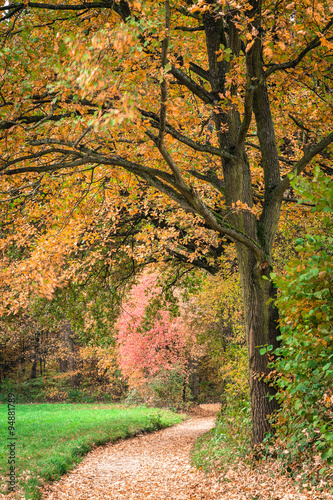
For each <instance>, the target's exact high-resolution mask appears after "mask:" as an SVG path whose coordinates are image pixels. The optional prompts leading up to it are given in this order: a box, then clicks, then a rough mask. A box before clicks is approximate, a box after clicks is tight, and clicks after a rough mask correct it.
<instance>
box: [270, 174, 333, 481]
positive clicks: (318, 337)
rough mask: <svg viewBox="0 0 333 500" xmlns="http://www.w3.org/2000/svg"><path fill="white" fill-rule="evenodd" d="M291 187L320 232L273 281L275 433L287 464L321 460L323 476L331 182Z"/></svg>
mask: <svg viewBox="0 0 333 500" xmlns="http://www.w3.org/2000/svg"><path fill="white" fill-rule="evenodd" d="M293 187H294V188H295V189H296V190H297V192H298V193H300V194H301V196H302V198H303V199H305V200H306V201H307V202H310V203H312V204H315V206H314V207H313V208H312V212H314V213H316V214H317V216H318V227H317V234H313V235H312V234H307V235H305V236H304V237H303V238H298V239H297V240H296V247H295V250H296V252H297V257H296V258H295V259H293V260H291V261H290V262H289V263H288V265H287V267H286V275H285V276H279V277H277V276H275V275H271V276H272V278H273V279H274V280H275V282H276V284H277V286H278V287H279V289H280V296H279V298H278V300H277V305H278V307H279V311H280V316H281V320H280V325H281V337H280V340H281V347H280V348H279V349H278V350H277V351H276V352H275V354H276V355H277V360H276V361H275V363H274V364H273V365H272V368H273V369H274V370H276V372H277V373H278V377H277V379H276V384H277V387H278V389H279V392H278V396H277V397H278V399H279V401H280V403H281V410H280V411H279V413H278V416H277V423H276V431H277V437H278V443H279V446H280V447H281V449H283V450H284V457H285V460H286V459H287V460H288V462H289V463H290V464H292V463H299V464H301V462H302V461H304V460H305V458H306V457H308V458H309V459H311V458H313V457H314V456H315V455H318V454H320V456H321V460H322V461H323V464H322V473H324V472H325V470H326V471H327V470H328V469H327V466H325V463H326V464H331V463H333V411H332V410H333V349H332V347H333V333H332V332H333V273H332V255H333V238H332V237H331V236H330V234H332V228H333V224H332V222H333V220H332V212H333V205H332V201H333V182H332V181H331V179H329V178H327V177H325V176H324V175H323V174H322V173H321V172H320V171H319V169H317V170H316V171H315V176H314V178H313V179H312V180H307V179H306V180H305V179H301V180H297V181H296V180H294V181H293ZM325 467H326V468H325Z"/></svg>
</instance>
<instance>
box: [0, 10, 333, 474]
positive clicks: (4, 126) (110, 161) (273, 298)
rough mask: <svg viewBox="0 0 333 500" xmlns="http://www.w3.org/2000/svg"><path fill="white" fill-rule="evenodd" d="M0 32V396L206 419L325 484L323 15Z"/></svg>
mask: <svg viewBox="0 0 333 500" xmlns="http://www.w3.org/2000/svg"><path fill="white" fill-rule="evenodd" d="M0 11H1V13H2V18H1V44H2V45H1V55H2V58H1V63H0V71H1V95H0V97H1V101H2V102H1V108H0V113H1V121H0V132H1V142H2V150H1V159H0V162H1V163H0V171H1V183H2V187H1V190H2V200H1V201H2V203H1V211H2V219H1V220H2V225H1V250H2V254H1V291H2V301H1V315H2V316H1V344H2V350H1V355H2V360H1V380H0V383H1V387H2V391H3V390H4V391H5V390H10V388H11V387H13V384H14V386H15V388H16V391H17V392H18V394H19V395H20V397H21V398H22V400H23V401H27V400H29V399H31V398H33V400H34V401H54V402H55V401H64V400H66V401H93V400H95V399H96V398H97V399H99V400H103V399H104V400H105V399H109V398H110V399H117V398H127V401H128V402H145V403H148V404H154V405H156V404H157V405H158V404H160V405H165V404H168V405H171V406H173V407H182V406H183V407H184V406H186V405H187V404H188V403H189V402H191V401H203V400H218V401H222V403H223V404H222V406H223V410H228V411H233V410H231V409H232V408H233V409H234V410H235V412H236V414H237V415H238V416H239V415H240V417H242V416H243V417H244V415H246V416H247V417H246V418H245V417H244V418H243V420H244V421H246V422H247V425H246V426H243V427H244V428H241V426H240V428H239V432H244V433H247V436H248V437H249V434H250V433H252V438H251V440H252V443H253V444H255V445H260V444H261V443H263V442H264V440H265V443H266V444H265V447H264V449H265V450H266V451H265V452H268V451H269V450H270V451H269V452H270V453H273V451H272V449H274V450H275V451H274V453H277V451H276V450H277V449H278V450H279V451H278V453H279V454H280V455H281V456H283V453H284V452H285V451H286V450H287V453H284V454H285V456H287V457H288V459H290V463H298V464H299V463H301V461H302V459H303V458H304V456H307V457H309V460H315V457H318V456H319V457H320V463H321V465H320V467H319V469H318V470H321V471H322V474H323V473H325V474H328V475H329V474H330V463H331V461H332V460H333V429H332V426H331V416H332V415H331V412H332V402H333V399H332V398H333V395H332V382H331V381H332V376H333V370H332V369H331V367H332V359H333V358H332V356H333V355H332V354H331V345H332V274H331V257H332V238H331V236H330V234H331V229H332V219H331V210H332V181H331V176H332V166H331V165H332V142H333V132H332V64H333V53H332V49H333V36H332V25H333V18H332V6H331V5H330V2H317V1H311V2H310V1H302V2H297V3H296V2H291V3H290V2H285V1H283V0H282V1H276V2H265V1H255V0H253V1H250V2H245V1H244V2H243V1H242V2H235V1H222V0H220V1H207V2H205V1H201V0H200V1H198V2H192V1H190V0H189V1H184V2H181V1H180V2H176V1H175V2H169V1H165V2H149V1H147V2H142V3H140V2H137V1H132V2H126V1H123V0H121V1H120V2H115V1H111V2H91V3H89V2H85V3H80V2H65V3H61V2H60V1H59V2H58V1H54V2H51V3H50V4H40V3H35V2H23V3H20V2H13V3H11V2H9V3H8V2H4V1H2V2H1V3H0ZM306 235H307V236H306ZM291 259H292V260H291ZM290 260H291V262H289V264H288V266H289V267H288V266H287V262H288V261H290ZM278 289H279V290H280V291H279V292H278ZM279 312H280V315H281V316H280V319H279ZM267 394H269V396H268V395H267ZM237 412H238V413H237ZM249 412H251V417H252V425H251V424H250V423H249V420H248V415H249ZM273 415H274V417H273ZM233 418H234V420H233V427H234V430H235V426H236V425H237V422H238V421H239V422H241V418H240V419H238V420H237V418H236V417H235V416H234V417H233ZM222 419H223V417H222ZM231 427H232V426H231ZM245 427H246V428H245ZM274 433H275V437H274V438H273V437H272V436H273V434H274ZM270 438H272V439H273V441H272V443H274V444H272V443H271V442H270V441H269V439H270ZM295 443H296V444H297V446H295ZM272 447H273V448H272Z"/></svg>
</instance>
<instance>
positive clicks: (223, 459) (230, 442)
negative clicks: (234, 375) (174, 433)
mask: <svg viewBox="0 0 333 500" xmlns="http://www.w3.org/2000/svg"><path fill="white" fill-rule="evenodd" d="M250 448H251V408H250V398H249V394H247V395H246V396H245V397H244V398H235V397H234V396H233V395H230V394H227V396H226V401H225V405H224V406H223V408H222V411H221V414H220V415H219V416H218V421H217V423H216V427H214V429H211V430H210V431H209V432H207V433H206V434H204V435H203V436H202V437H200V438H199V439H198V440H197V441H196V444H195V447H194V449H193V451H192V462H193V464H194V465H195V466H196V467H198V468H202V469H203V470H204V471H206V472H209V471H210V470H212V469H214V470H226V471H227V470H228V469H229V467H230V466H231V465H232V464H233V463H237V462H238V461H239V459H243V458H245V457H246V455H248V453H249V451H250Z"/></svg>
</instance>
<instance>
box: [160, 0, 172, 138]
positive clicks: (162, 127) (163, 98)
mask: <svg viewBox="0 0 333 500" xmlns="http://www.w3.org/2000/svg"><path fill="white" fill-rule="evenodd" d="M164 5H165V36H164V39H163V40H162V47H161V65H162V70H163V72H164V71H165V67H166V65H167V61H168V46H169V31H170V18H171V13H170V3H169V0H165V2H164ZM167 97H168V85H167V82H166V79H165V75H163V80H162V82H161V109H160V130H159V134H158V141H157V143H158V145H162V144H163V139H164V131H165V123H166V101H167Z"/></svg>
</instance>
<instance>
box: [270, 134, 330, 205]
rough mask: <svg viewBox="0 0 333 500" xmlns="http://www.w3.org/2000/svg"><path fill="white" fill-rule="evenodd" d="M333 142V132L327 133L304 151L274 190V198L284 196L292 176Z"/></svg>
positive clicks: (272, 195)
mask: <svg viewBox="0 0 333 500" xmlns="http://www.w3.org/2000/svg"><path fill="white" fill-rule="evenodd" d="M332 142H333V132H331V133H330V134H329V135H327V136H326V137H325V138H324V139H323V140H321V141H320V142H318V144H316V145H315V146H313V147H312V148H310V149H308V151H307V152H306V153H304V155H303V157H302V158H301V159H300V160H299V161H298V162H297V163H296V165H295V167H294V168H293V169H292V170H291V171H290V172H289V174H288V175H286V177H284V179H283V180H282V182H281V183H280V184H279V185H278V186H277V187H276V188H275V189H274V190H273V191H272V194H271V197H272V199H279V198H282V196H283V193H284V192H285V190H286V189H288V187H289V186H290V181H291V179H290V177H291V178H293V177H295V176H297V175H299V174H300V173H301V172H302V171H303V170H304V169H305V167H306V166H307V165H308V164H309V163H310V161H311V160H312V158H314V157H315V156H316V155H317V154H318V153H320V152H321V151H323V150H324V149H326V148H327V147H328V146H329V145H330V144H332Z"/></svg>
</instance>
